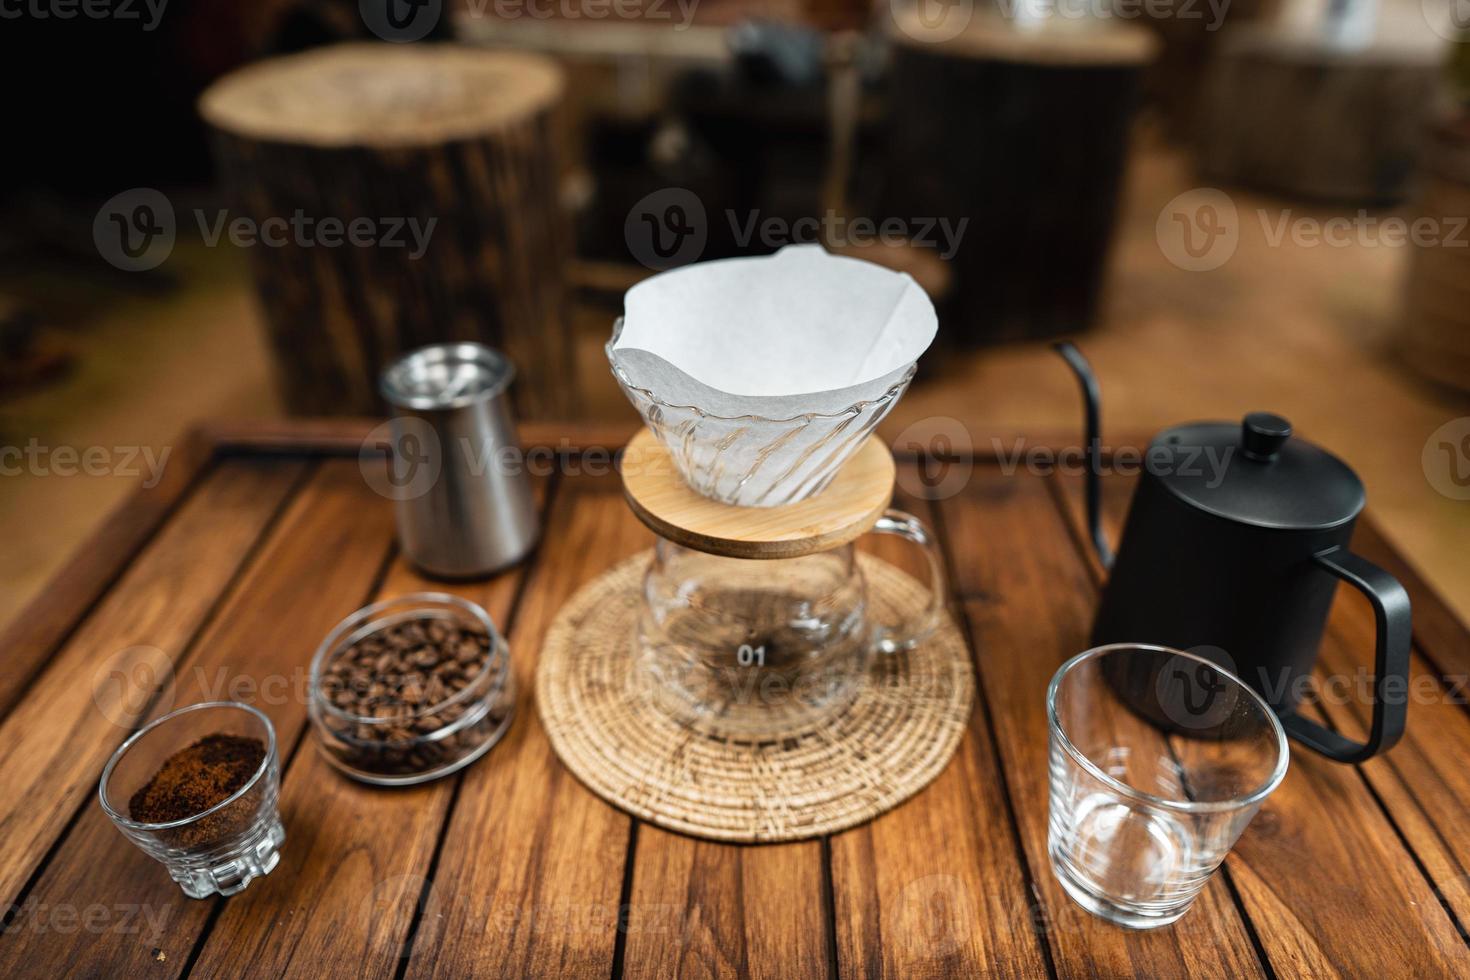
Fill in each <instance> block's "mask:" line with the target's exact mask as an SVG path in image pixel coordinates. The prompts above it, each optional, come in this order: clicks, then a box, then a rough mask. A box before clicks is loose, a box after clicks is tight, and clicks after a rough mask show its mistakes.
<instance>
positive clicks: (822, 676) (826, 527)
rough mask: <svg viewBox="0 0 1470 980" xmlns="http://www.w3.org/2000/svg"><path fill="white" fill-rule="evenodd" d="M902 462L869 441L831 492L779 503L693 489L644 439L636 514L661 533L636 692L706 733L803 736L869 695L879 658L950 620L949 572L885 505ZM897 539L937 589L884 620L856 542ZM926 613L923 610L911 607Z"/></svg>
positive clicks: (926, 540) (633, 470)
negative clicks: (920, 559) (917, 555)
mask: <svg viewBox="0 0 1470 980" xmlns="http://www.w3.org/2000/svg"><path fill="white" fill-rule="evenodd" d="M893 478H894V465H893V457H892V455H891V454H890V453H889V452H888V448H887V447H886V446H884V445H883V443H882V442H880V441H878V440H876V439H873V440H870V441H869V442H868V443H866V444H865V445H864V446H863V448H862V449H860V450H859V452H858V453H857V454H856V455H855V456H854V457H853V460H852V462H851V463H850V464H848V465H847V466H844V467H843V468H842V470H841V471H840V472H839V473H838V475H837V477H836V478H835V480H834V481H833V483H832V485H831V486H830V487H829V488H828V489H827V490H826V491H824V492H823V493H822V494H819V495H817V496H815V497H812V498H810V499H808V500H806V501H803V502H800V503H796V504H792V505H787V506H785V507H780V508H754V507H735V506H732V505H729V504H724V503H721V502H719V501H715V500H710V499H707V498H704V497H701V496H700V495H698V494H696V493H695V492H694V491H693V490H692V489H690V488H689V486H688V485H687V484H686V483H685V482H684V481H683V480H682V479H681V478H680V477H679V476H678V474H677V473H676V472H675V471H674V468H673V464H672V463H671V462H670V460H669V454H668V452H667V451H666V450H664V449H663V447H662V446H660V445H659V444H658V443H657V442H656V441H655V440H654V439H653V437H652V435H651V434H650V433H648V432H643V433H640V434H639V435H638V436H637V437H635V438H634V440H633V441H632V442H631V443H630V444H629V447H628V449H627V450H626V451H625V453H624V457H623V484H624V489H625V490H626V492H627V498H628V502H629V505H630V506H631V507H632V508H633V511H634V513H636V514H637V515H638V516H639V517H640V518H641V519H642V520H643V522H644V523H645V524H647V525H648V526H649V527H650V528H652V529H653V530H654V531H655V532H657V533H658V535H659V540H658V542H657V545H656V547H655V548H654V554H653V559H652V561H651V562H650V563H649V567H648V571H647V572H646V573H645V575H644V579H643V591H642V595H641V596H640V600H641V606H640V609H639V614H638V619H637V626H636V629H635V635H634V637H633V655H634V657H635V658H636V660H637V664H636V667H637V669H636V670H634V671H633V673H632V677H633V679H634V680H633V683H634V684H635V685H636V686H637V688H638V689H637V690H635V691H632V692H630V693H631V694H632V695H633V696H635V697H640V698H644V699H647V700H648V701H650V702H652V703H653V704H654V705H656V706H657V707H658V708H659V709H661V710H662V711H663V713H664V714H666V715H667V716H669V717H671V718H673V719H674V720H675V721H677V722H678V723H679V724H682V725H685V726H687V727H689V728H692V729H694V730H696V731H699V732H701V733H703V734H707V735H713V736H717V737H725V738H735V739H741V740H755V741H761V740H768V739H774V738H782V737H789V736H795V735H800V734H803V733H806V732H810V731H812V730H813V729H815V728H817V727H820V726H823V725H826V724H829V723H832V722H833V721H834V720H835V718H836V716H837V715H839V714H840V713H841V712H842V710H843V709H844V708H846V707H847V706H848V705H849V704H851V703H852V702H853V700H854V699H855V698H858V697H861V696H862V691H863V687H864V685H865V684H866V683H868V681H869V678H870V676H872V675H871V673H870V670H869V668H870V666H871V665H872V659H873V657H875V656H888V655H901V654H902V652H903V651H905V650H908V649H910V648H912V647H914V646H915V645H917V644H918V643H920V642H921V641H923V640H924V639H925V638H926V637H927V636H929V634H930V633H932V632H933V631H934V629H935V628H936V627H937V626H938V625H939V623H940V622H941V621H942V618H943V615H944V599H943V596H944V595H945V589H944V570H943V563H942V559H941V557H940V554H939V550H938V547H937V545H936V544H935V541H934V537H933V534H932V533H931V532H930V531H929V529H928V528H927V527H925V526H924V524H923V522H922V521H920V520H919V519H918V518H916V517H913V516H912V515H909V514H906V513H904V512H902V511H898V510H891V509H888V503H889V500H890V498H891V497H892V493H893ZM868 533H874V534H890V535H894V536H897V537H900V538H903V539H904V540H906V541H910V542H912V543H913V544H915V545H917V546H918V548H919V550H920V551H921V552H922V554H923V555H924V560H925V563H926V564H927V567H928V575H929V584H930V591H929V595H928V598H927V600H926V601H924V602H923V603H922V608H915V609H912V610H905V611H904V619H903V621H901V622H890V621H887V619H886V618H884V617H886V616H887V615H888V614H887V613H885V614H884V615H883V616H880V615H879V614H878V613H877V612H876V611H875V608H874V605H875V604H874V603H873V601H872V597H871V596H870V595H869V593H868V587H867V583H866V581H865V579H864V575H863V565H864V561H863V560H861V559H859V558H858V556H857V553H856V548H855V546H854V542H855V541H856V540H857V539H858V538H859V537H861V536H862V535H864V534H868ZM916 605H918V604H916Z"/></svg>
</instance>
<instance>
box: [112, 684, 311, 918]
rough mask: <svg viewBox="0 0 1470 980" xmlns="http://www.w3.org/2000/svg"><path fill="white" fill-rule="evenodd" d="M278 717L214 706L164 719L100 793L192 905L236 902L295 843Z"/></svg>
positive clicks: (142, 734)
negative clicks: (289, 827) (285, 803)
mask: <svg viewBox="0 0 1470 980" xmlns="http://www.w3.org/2000/svg"><path fill="white" fill-rule="evenodd" d="M280 782H281V770H280V763H279V761H278V759H277V755H276V731H275V728H273V727H272V726H271V723H270V719H268V718H267V717H266V716H265V715H263V714H261V713H260V712H259V711H257V710H256V709H255V708H252V707H251V706H250V705H248V704H241V703H239V702H237V701H207V702H205V703H203V704H194V705H190V706H189V707H187V708H180V709H179V710H178V711H174V712H171V713H170V714H166V715H164V716H163V717H162V718H159V719H158V720H157V721H154V722H152V723H151V724H149V725H148V726H147V727H145V728H143V729H142V730H141V731H139V732H137V733H136V734H135V735H133V736H132V737H131V738H129V739H128V740H127V741H126V742H124V743H123V744H122V745H121V746H120V747H119V748H118V750H117V751H116V752H114V753H113V755H112V758H111V759H109V760H108V762H107V767H106V768H105V769H103V770H102V780H101V782H100V783H99V784H98V787H97V795H98V797H99V799H100V800H101V802H102V809H103V810H104V811H106V813H107V816H108V817H109V818H111V820H112V822H113V823H114V824H116V825H117V828H118V830H120V831H122V832H123V835H124V836H126V837H127V838H128V839H129V840H131V841H132V842H133V843H135V844H137V845H138V846H139V847H141V848H142V849H143V851H144V852H145V853H146V854H147V855H148V856H149V857H151V858H153V859H154V860H156V861H159V862H161V863H162V864H163V865H164V867H166V868H167V869H168V873H169V875H170V876H172V878H173V879H174V881H176V882H178V883H179V886H180V887H181V888H183V890H184V894H186V895H188V896H189V897H191V898H206V897H208V896H210V895H213V894H215V893H218V894H220V895H233V894H235V893H236V892H239V891H243V890H244V888H245V886H246V885H248V884H250V882H251V880H252V879H254V878H258V877H260V876H262V875H267V874H270V872H271V869H272V868H274V867H275V866H276V863H277V862H278V861H279V860H280V854H279V851H280V847H281V845H282V844H284V843H285V841H286V832H285V830H284V829H283V828H282V826H281V817H280V814H279V813H278V812H277V809H276V802H277V799H278V797H279V795H280Z"/></svg>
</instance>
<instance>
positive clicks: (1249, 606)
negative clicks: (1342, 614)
mask: <svg viewBox="0 0 1470 980" xmlns="http://www.w3.org/2000/svg"><path fill="white" fill-rule="evenodd" d="M1056 349H1057V351H1058V352H1059V353H1060V354H1061V355H1062V356H1063V357H1064V358H1066V360H1067V363H1068V364H1069V365H1070V366H1071V368H1072V370H1073V371H1074V372H1075V373H1076V375H1077V377H1078V380H1079V381H1080V382H1081V385H1082V394H1083V399H1084V402H1085V407H1086V412H1087V423H1086V425H1087V450H1086V457H1087V462H1088V466H1087V477H1086V482H1087V520H1088V524H1089V529H1090V532H1091V535H1092V540H1093V543H1094V545H1095V547H1096V548H1097V552H1098V556H1099V558H1100V559H1101V561H1102V564H1103V566H1104V567H1106V568H1108V569H1109V570H1110V572H1109V578H1108V582H1107V584H1106V585H1105V586H1104V589H1103V594H1102V599H1101V602H1100V604H1099V606H1098V611H1097V618H1096V620H1095V621H1094V623H1093V629H1092V642H1093V644H1094V645H1102V644H1105V643H1122V642H1139V643H1156V644H1160V645H1163V646H1169V647H1174V648H1176V649H1180V650H1188V649H1191V648H1196V650H1197V652H1203V651H1199V650H1198V648H1201V647H1213V648H1215V650H1216V651H1217V656H1218V651H1223V652H1224V653H1225V655H1226V658H1228V663H1222V664H1221V665H1222V666H1230V667H1231V668H1232V669H1233V671H1234V672H1235V673H1236V674H1237V675H1238V676H1240V677H1241V678H1242V679H1243V680H1245V681H1246V682H1247V683H1249V684H1251V685H1252V686H1253V687H1255V688H1256V690H1257V691H1258V692H1259V693H1260V694H1261V695H1262V696H1263V697H1264V698H1265V699H1266V701H1267V702H1268V703H1270V704H1271V705H1272V707H1273V708H1274V709H1275V710H1276V712H1277V714H1278V716H1279V717H1280V718H1281V722H1282V726H1283V727H1284V728H1285V729H1286V732H1287V734H1288V735H1290V736H1291V737H1292V738H1294V739H1296V740H1297V741H1298V742H1300V743H1302V744H1303V745H1305V746H1307V747H1308V748H1311V749H1314V750H1315V751H1317V752H1320V753H1322V754H1323V755H1325V756H1327V757H1329V758H1331V759H1335V760H1337V761H1339V762H1361V761H1362V760H1364V759H1367V758H1369V757H1371V756H1373V755H1375V754H1377V753H1379V752H1382V751H1384V750H1385V749H1387V748H1389V747H1390V746H1392V745H1393V744H1394V743H1395V742H1397V741H1398V740H1399V737H1400V736H1401V735H1402V734H1403V731H1404V717H1405V714H1406V711H1407V708H1408V667H1409V642H1410V632H1409V596H1408V593H1406V592H1405V591H1404V587H1403V586H1402V585H1400V584H1399V583H1398V581H1397V580H1395V579H1394V578H1393V576H1391V575H1389V574H1388V573H1387V572H1385V571H1384V570H1383V569H1381V568H1379V567H1378V566H1377V565H1374V564H1373V563H1372V562H1370V561H1368V560H1366V559H1364V558H1362V557H1359V556H1358V555H1355V554H1353V553H1352V552H1351V551H1349V550H1348V542H1349V540H1350V539H1351V538H1352V534H1353V526H1354V524H1356V522H1357V518H1358V514H1360V513H1361V512H1362V510H1363V505H1364V502H1365V495H1364V492H1363V484H1362V481H1361V480H1359V479H1358V476H1357V474H1355V473H1354V472H1353V471H1352V470H1351V469H1349V468H1348V466H1347V464H1345V463H1343V462H1342V461H1341V460H1340V459H1338V458H1337V457H1336V456H1333V455H1332V454H1331V453H1329V452H1327V451H1326V450H1324V449H1321V448H1319V447H1317V446H1314V445H1312V444H1311V443H1309V442H1306V441H1305V440H1303V439H1293V438H1292V435H1291V426H1290V424H1289V423H1288V422H1287V421H1286V420H1285V419H1283V418H1281V417H1280V416H1277V415H1271V414H1268V413H1265V412H1252V413H1251V414H1249V415H1247V416H1246V417H1245V419H1244V421H1243V422H1242V423H1241V424H1239V425H1237V424H1234V423H1230V422H1192V423H1187V424H1184V425H1177V426H1174V427H1172V428H1169V429H1165V430H1164V431H1163V432H1160V433H1159V434H1158V435H1157V436H1155V437H1154V439H1153V442H1152V443H1151V444H1150V445H1149V447H1148V451H1147V453H1146V455H1145V457H1144V465H1143V473H1142V475H1141V477H1140V479H1139V483H1138V489H1137V490H1136V491H1135V493H1134V495H1133V500H1132V502H1131V504H1130V505H1129V509H1128V516H1127V519H1126V521H1125V523H1124V526H1123V536H1122V539H1121V540H1120V542H1119V545H1118V551H1117V557H1116V558H1114V557H1113V555H1112V553H1111V552H1110V551H1109V549H1108V545H1107V540H1106V538H1105V537H1104V535H1103V531H1102V527H1101V505H1100V502H1099V500H1098V479H1099V476H1100V473H1101V468H1100V465H1099V463H1100V455H1101V452H1100V450H1101V443H1100V441H1099V436H1098V387H1097V379H1096V378H1095V377H1094V375H1093V373H1092V369H1091V367H1090V365H1089V364H1088V363H1087V360H1086V359H1085V358H1084V357H1083V356H1082V353H1081V352H1080V351H1078V350H1077V348H1076V347H1074V346H1072V345H1071V344H1069V343H1060V344H1057V345H1056ZM1339 581H1343V582H1347V583H1348V584H1349V585H1351V586H1352V587H1353V588H1355V589H1357V590H1358V591H1359V592H1361V593H1363V595H1365V596H1367V598H1368V601H1369V602H1370V603H1371V604H1372V606H1373V614H1374V617H1375V619H1376V621H1377V631H1376V632H1377V639H1376V650H1375V652H1374V658H1373V663H1374V668H1373V669H1374V673H1373V677H1372V680H1373V720H1372V724H1371V726H1370V729H1369V735H1368V740H1367V741H1366V742H1364V743H1362V744H1359V743H1356V742H1353V741H1351V740H1350V739H1347V738H1344V737H1343V736H1342V735H1340V734H1338V733H1337V732H1334V731H1331V730H1329V729H1327V728H1324V727H1323V726H1321V725H1319V724H1317V723H1316V722H1313V721H1311V720H1309V719H1307V718H1304V717H1302V716H1301V715H1299V714H1297V713H1296V711H1295V709H1296V706H1297V703H1298V701H1299V699H1300V698H1301V696H1302V694H1303V693H1304V689H1305V686H1306V685H1307V684H1309V683H1310V680H1311V677H1310V675H1311V672H1312V665H1313V664H1314V663H1315V661H1316V659H1317V647H1318V645H1319V643H1320V642H1321V639H1322V631H1323V628H1324V626H1325V624H1326V620H1327V613H1328V609H1329V607H1330V606H1331V604H1332V597H1333V594H1334V592H1335V591H1336V589H1337V583H1338V582H1339ZM1206 655H1207V656H1208V654H1206Z"/></svg>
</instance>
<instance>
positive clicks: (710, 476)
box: [608, 245, 938, 507]
mask: <svg viewBox="0 0 1470 980" xmlns="http://www.w3.org/2000/svg"><path fill="white" fill-rule="evenodd" d="M937 325H938V324H937V319H936V317H935V314H934V305H933V304H932V303H931V302H930V301H929V297H928V296H927V295H925V293H924V291H923V290H922V289H920V288H919V286H918V284H917V283H915V282H914V281H913V279H912V278H910V277H909V276H907V275H905V274H903V273H898V272H892V271H890V270H888V269H885V268H883V267H882V266H878V265H874V264H873V263H871V262H864V261H861V260H859V259H851V258H844V257H840V256H833V255H828V254H827V253H826V252H825V251H823V250H822V249H821V248H820V247H819V246H816V245H797V246H790V247H787V248H784V249H782V250H781V251H780V252H777V253H776V254H775V255H770V256H763V257H760V258H749V259H724V260H721V261H717V262H704V263H700V264H697V265H690V266H685V267H683V268H680V269H675V270H672V271H669V272H665V273H663V274H661V275H657V276H654V277H652V278H651V279H648V280H645V281H644V282H642V283H639V284H638V285H637V286H634V287H633V288H632V289H630V290H628V293H627V295H626V296H625V297H624V317H623V319H622V320H621V321H619V327H618V328H617V329H616V330H615V332H614V334H613V338H612V340H611V341H610V342H609V343H608V357H609V359H610V360H611V362H612V367H613V373H614V375H616V376H617V378H618V381H619V383H620V384H622V386H623V390H624V391H625V392H626V393H627V395H628V397H629V398H630V399H631V400H632V402H633V404H634V405H635V406H636V407H637V408H638V410H639V412H640V413H642V415H643V418H644V420H645V421H646V422H647V423H648V425H649V427H650V428H651V429H652V430H653V432H654V434H655V435H657V436H658V437H659V439H660V440H662V441H663V443H664V445H665V446H667V447H668V448H669V450H670V453H671V454H672V456H673V458H674V462H675V465H676V466H677V467H678V468H679V471H680V472H681V473H682V474H683V475H684V478H685V480H687V481H688V482H689V484H690V485H691V486H692V487H694V489H695V490H697V491H699V492H700V493H702V494H704V495H705V496H707V497H713V498H715V499H717V500H722V501H725V502H726V503H732V504H738V505H741V506H755V507H768V506H776V505H779V504H785V503H792V502H794V501H797V500H803V499H805V498H806V497H809V496H811V495H813V494H815V493H818V492H820V491H821V490H822V488H824V487H825V486H826V485H827V483H828V482H829V481H830V480H831V478H832V476H833V475H834V474H835V473H836V471H837V470H838V469H839V468H840V467H841V465H842V463H843V462H844V461H845V460H846V459H847V458H848V456H850V455H851V454H852V452H853V451H854V450H856V449H857V447H858V446H859V445H861V444H862V440H863V437H864V436H866V435H867V434H868V433H869V432H870V431H872V429H873V427H874V426H876V425H877V424H878V421H879V420H880V419H882V418H883V416H884V415H886V414H887V413H888V411H889V410H890V409H891V408H892V407H893V406H894V405H895V404H896V403H897V401H898V399H899V397H900V396H901V395H902V394H903V391H904V389H905V388H906V387H907V386H908V382H909V380H910V378H911V377H912V376H913V371H914V364H915V362H916V361H917V360H918V357H919V355H920V354H922V353H923V352H924V351H925V350H926V349H927V348H928V346H929V344H930V343H931V342H932V341H933V339H934V333H935V330H936V328H937Z"/></svg>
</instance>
